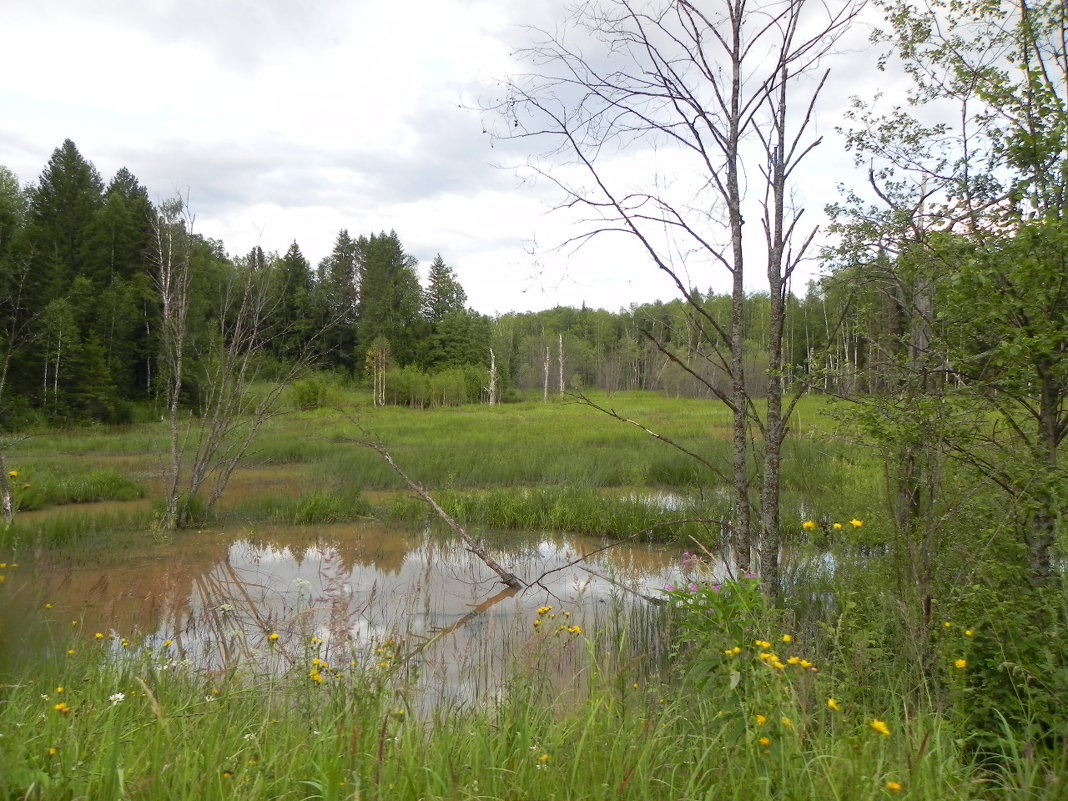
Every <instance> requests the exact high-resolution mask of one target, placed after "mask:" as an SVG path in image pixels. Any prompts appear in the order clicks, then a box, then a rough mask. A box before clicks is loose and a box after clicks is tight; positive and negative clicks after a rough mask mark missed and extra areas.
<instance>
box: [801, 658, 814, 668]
mask: <svg viewBox="0 0 1068 801" xmlns="http://www.w3.org/2000/svg"><path fill="white" fill-rule="evenodd" d="M797 664H799V665H800V666H801V667H803V668H805V669H806V670H808V669H809V668H811V667H812V663H811V662H809V661H808V660H807V659H802V660H801V661H800V662H798V663H797Z"/></svg>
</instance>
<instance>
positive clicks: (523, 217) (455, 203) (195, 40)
mask: <svg viewBox="0 0 1068 801" xmlns="http://www.w3.org/2000/svg"><path fill="white" fill-rule="evenodd" d="M561 15H562V12H561V8H560V5H559V3H558V1H557V0H484V1H482V0H410V2H407V3H390V2H381V0H379V1H378V2H369V1H367V0H307V1H306V2H297V1H296V0H181V1H180V2H179V0H76V1H74V0H0V110H2V113H0V165H3V166H6V167H8V168H9V169H11V170H12V171H14V172H15V174H16V175H17V176H18V177H19V179H20V180H21V181H22V182H23V183H24V184H25V183H29V182H32V181H35V180H36V179H37V178H38V176H39V175H40V173H41V171H42V170H43V168H44V167H45V165H46V164H47V162H48V159H49V158H50V157H51V154H52V152H53V150H54V149H55V148H57V147H58V146H59V145H60V144H61V143H62V142H63V140H64V139H68V138H69V139H72V140H73V141H74V142H75V144H76V145H77V146H78V148H79V150H80V151H81V153H82V155H83V156H84V157H85V158H86V159H88V160H90V161H92V162H93V163H94V164H95V165H96V167H97V169H98V170H99V171H100V173H101V175H102V177H103V179H104V180H105V181H107V180H109V179H110V178H111V176H112V175H114V173H115V171H116V170H118V169H119V168H120V167H123V166H125V167H127V168H128V169H129V170H130V171H131V172H133V174H134V175H136V176H137V178H138V179H139V180H140V181H141V183H142V184H144V185H145V186H146V187H147V188H148V190H149V193H150V195H151V197H152V199H153V200H155V201H159V200H162V199H164V198H166V197H169V196H173V195H174V194H175V193H176V192H181V193H182V194H183V195H184V194H186V193H188V196H189V199H190V204H191V207H192V209H193V211H194V213H195V214H196V219H197V221H196V228H197V230H198V232H199V233H201V234H202V235H204V236H207V237H211V238H215V239H220V240H222V241H223V243H224V244H225V247H226V250H227V251H228V252H229V253H231V254H232V255H240V254H244V253H247V252H248V251H249V250H250V249H251V248H252V247H253V246H255V245H259V246H261V247H262V248H263V249H264V250H267V251H278V252H284V251H285V250H286V249H287V248H288V247H289V245H290V243H292V242H293V241H296V242H297V243H298V244H299V245H300V247H301V250H302V251H303V252H304V255H305V256H306V257H307V258H308V259H309V261H311V263H312V265H313V267H314V266H315V265H316V264H318V262H319V260H320V259H322V258H323V257H324V256H326V255H327V254H328V253H329V251H330V249H331V246H332V244H333V241H334V239H335V237H336V235H337V233H338V231H339V230H340V229H342V228H347V229H348V230H349V232H350V233H351V234H353V235H354V236H356V235H359V234H369V233H373V232H377V231H380V230H387V231H388V230H391V229H392V230H396V231H397V234H398V235H399V237H400V239H401V242H402V243H403V244H404V245H405V247H406V249H407V250H408V252H409V253H411V254H412V255H413V256H415V257H416V258H418V259H419V260H420V262H421V263H422V265H423V268H424V271H425V267H426V265H427V264H428V263H429V262H430V260H431V259H433V257H434V256H435V254H437V253H439V252H440V253H441V255H442V256H443V258H444V259H445V261H446V263H448V264H449V265H450V266H451V267H453V269H455V270H456V273H457V275H458V276H459V279H460V282H461V283H462V284H463V286H464V288H465V289H466V290H467V293H468V297H469V302H470V304H471V305H472V306H473V307H474V308H476V309H477V310H478V311H480V312H484V313H487V314H493V313H497V312H500V313H503V312H507V311H526V310H535V309H543V308H550V307H552V306H556V305H571V306H578V305H581V304H583V303H585V304H586V305H587V306H591V307H595V308H606V309H609V310H613V311H615V310H618V309H620V308H623V307H626V306H628V305H630V304H631V303H644V302H648V301H652V300H654V299H663V300H669V299H671V298H673V297H675V296H676V295H675V292H674V291H673V287H672V285H671V284H670V283H669V282H668V281H667V279H666V277H664V276H662V275H661V274H659V273H657V272H656V270H655V269H653V268H652V267H651V266H650V264H649V262H648V260H647V259H646V258H644V257H643V255H642V254H641V252H640V251H638V250H637V249H636V248H635V247H634V244H633V243H632V242H630V241H626V240H624V239H622V238H617V239H616V240H614V241H607V240H595V241H594V243H593V244H591V245H588V246H585V247H583V248H581V249H579V250H578V251H577V252H576V251H574V250H573V249H569V248H565V249H562V250H561V249H556V248H555V246H556V245H558V244H560V243H561V242H562V241H564V240H566V239H567V238H568V237H569V236H572V235H574V234H575V233H577V232H578V231H579V229H578V228H576V227H575V220H574V219H573V218H570V217H568V216H567V214H566V213H549V209H550V207H551V206H552V205H553V203H554V202H555V201H558V200H559V199H560V197H559V195H557V194H554V192H553V191H552V187H551V186H549V185H548V184H547V183H546V182H544V181H543V182H541V183H539V184H536V185H533V186H531V185H529V184H521V183H520V182H519V180H518V179H517V177H516V174H515V172H514V170H512V169H509V167H510V166H512V165H514V164H515V163H516V162H517V161H518V160H519V158H521V156H522V154H521V153H519V152H518V151H517V150H516V149H515V147H507V146H502V145H500V144H499V143H498V145H497V146H496V147H495V146H494V145H493V143H492V142H491V140H490V138H489V137H488V136H487V135H486V134H485V133H484V131H483V122H484V121H483V118H482V116H481V114H480V113H478V112H477V111H473V110H471V108H470V107H471V106H474V105H477V104H478V103H479V102H480V101H481V102H485V101H486V100H487V99H490V98H492V97H493V95H494V81H495V79H497V78H500V77H501V76H505V75H507V74H509V73H511V72H514V71H515V70H516V65H515V63H514V62H513V61H512V57H511V55H510V54H511V52H512V51H513V50H514V48H516V47H518V46H522V45H523V44H524V43H525V42H526V41H527V34H526V33H525V32H524V30H523V27H522V26H524V25H531V24H534V25H543V26H546V25H548V26H551V25H553V24H554V22H555V21H556V20H558V19H560V18H561ZM859 58H860V57H859V56H858V55H856V54H854V55H853V56H850V59H851V60H852V61H853V62H854V64H855V63H857V60H858V59H859ZM847 66H848V65H847ZM869 69H870V67H869ZM836 74H837V75H839V76H841V77H839V78H838V79H837V83H835V84H832V89H831V92H830V94H829V98H830V100H829V103H828V105H827V109H828V110H827V111H826V112H825V116H824V117H823V118H821V120H820V126H819V133H821V134H823V135H824V136H825V137H827V138H828V140H827V141H825V143H824V145H823V146H822V147H821V149H820V151H819V153H820V160H818V161H816V160H814V162H813V165H812V167H813V170H812V172H811V173H810V178H809V179H808V180H807V181H806V183H805V184H804V186H803V190H802V191H803V192H804V193H805V196H804V198H803V200H804V202H805V204H806V205H807V206H808V208H809V211H808V213H807V216H808V217H809V218H810V219H811V220H812V222H813V223H815V222H818V221H819V220H818V218H819V217H821V216H822V207H823V205H824V204H825V203H827V202H829V201H832V200H834V199H835V197H836V195H835V184H836V182H837V181H838V180H840V179H842V177H843V176H845V175H846V174H847V172H848V170H847V166H848V161H849V159H848V156H846V155H845V154H844V153H843V151H842V147H841V144H840V143H839V142H837V141H835V138H834V126H835V125H836V124H839V122H840V121H841V116H840V114H841V111H842V109H843V107H844V103H845V102H846V97H847V96H848V94H850V93H851V92H854V91H857V92H861V93H863V92H865V91H870V87H865V86H863V85H859V83H858V82H857V74H858V73H857V72H856V71H855V68H854V71H853V72H852V73H851V72H850V69H845V70H844V71H843V70H839V72H838V73H836ZM869 74H870V73H869ZM812 269H813V270H815V265H813V267H812ZM690 278H691V283H692V284H693V285H695V286H697V287H700V288H708V287H713V288H715V289H717V290H718V291H726V289H727V287H728V283H727V280H726V277H725V276H724V275H722V274H717V273H716V272H715V271H712V270H710V271H708V272H705V271H703V270H702V271H701V272H699V273H698V274H695V275H691V276H690ZM756 286H758V285H756ZM754 288H756V287H754ZM797 289H798V290H801V287H800V286H799V287H797Z"/></svg>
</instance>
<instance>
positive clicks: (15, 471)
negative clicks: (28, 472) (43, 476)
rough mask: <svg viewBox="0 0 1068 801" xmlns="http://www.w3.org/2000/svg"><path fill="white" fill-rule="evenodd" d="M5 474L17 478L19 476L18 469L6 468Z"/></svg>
mask: <svg viewBox="0 0 1068 801" xmlns="http://www.w3.org/2000/svg"><path fill="white" fill-rule="evenodd" d="M7 475H8V478H18V477H19V471H18V470H8V471H7Z"/></svg>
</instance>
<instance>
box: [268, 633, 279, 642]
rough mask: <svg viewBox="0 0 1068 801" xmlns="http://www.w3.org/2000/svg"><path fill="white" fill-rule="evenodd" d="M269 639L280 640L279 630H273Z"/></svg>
mask: <svg viewBox="0 0 1068 801" xmlns="http://www.w3.org/2000/svg"><path fill="white" fill-rule="evenodd" d="M267 639H268V640H270V641H271V642H278V632H277V631H272V632H271V636H269V637H268V638H267Z"/></svg>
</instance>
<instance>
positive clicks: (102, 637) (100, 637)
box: [93, 631, 104, 640]
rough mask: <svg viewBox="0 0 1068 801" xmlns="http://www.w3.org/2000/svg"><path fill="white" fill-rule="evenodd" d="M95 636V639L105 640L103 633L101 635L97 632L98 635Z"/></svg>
mask: <svg viewBox="0 0 1068 801" xmlns="http://www.w3.org/2000/svg"><path fill="white" fill-rule="evenodd" d="M93 636H95V637H96V638H97V639H98V640H102V639H104V635H103V634H101V633H100V632H99V631H98V632H97V633H96V634H95V635H93Z"/></svg>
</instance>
